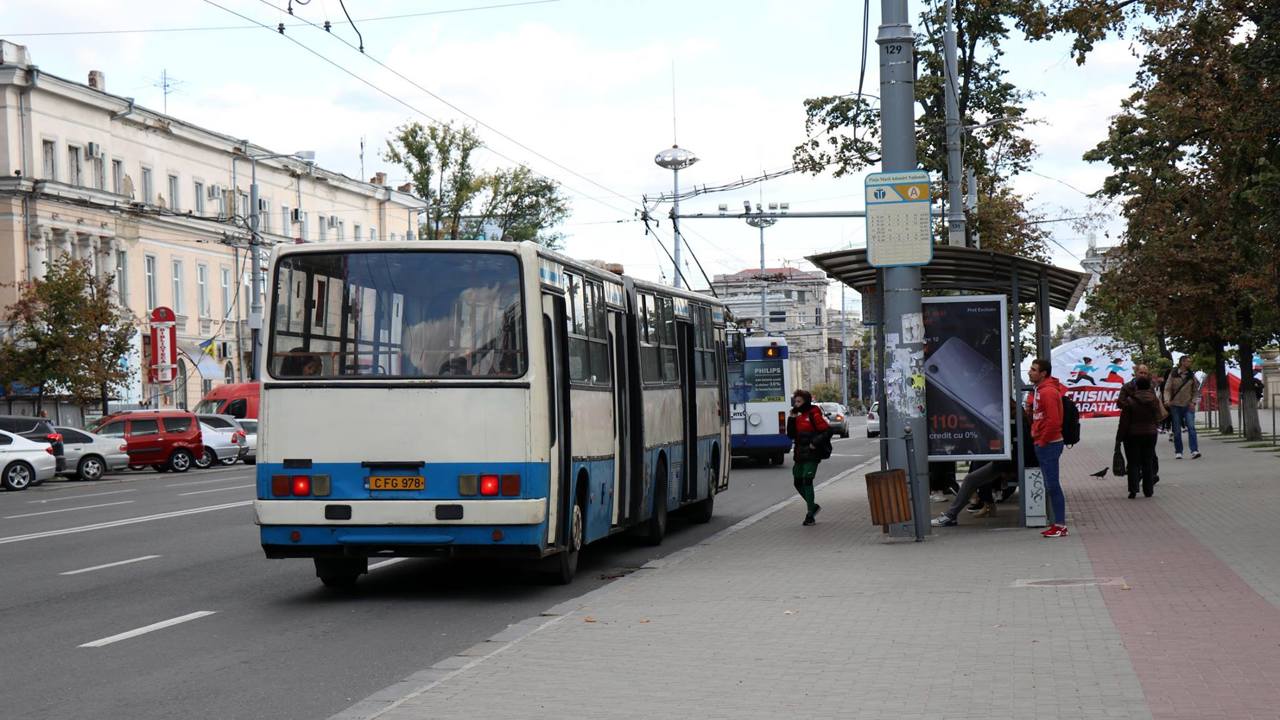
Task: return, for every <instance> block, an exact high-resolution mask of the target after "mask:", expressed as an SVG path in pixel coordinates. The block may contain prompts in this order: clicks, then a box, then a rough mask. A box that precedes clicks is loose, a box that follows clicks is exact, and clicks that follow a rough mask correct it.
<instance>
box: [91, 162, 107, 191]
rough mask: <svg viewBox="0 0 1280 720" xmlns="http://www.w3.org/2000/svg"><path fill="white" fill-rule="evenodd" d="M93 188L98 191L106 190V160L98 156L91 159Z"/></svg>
mask: <svg viewBox="0 0 1280 720" xmlns="http://www.w3.org/2000/svg"><path fill="white" fill-rule="evenodd" d="M91 162H92V163H93V186H94V187H95V188H97V189H98V190H106V189H107V159H106V158H104V157H102V155H98V156H97V157H95V158H93V159H92V161H91Z"/></svg>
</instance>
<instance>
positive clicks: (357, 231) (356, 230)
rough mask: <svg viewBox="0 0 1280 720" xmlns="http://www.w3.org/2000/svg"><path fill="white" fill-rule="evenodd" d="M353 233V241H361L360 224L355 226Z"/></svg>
mask: <svg viewBox="0 0 1280 720" xmlns="http://www.w3.org/2000/svg"><path fill="white" fill-rule="evenodd" d="M351 232H352V235H351V239H352V240H356V241H359V240H360V223H356V224H355V226H354V227H353V228H352V230H351Z"/></svg>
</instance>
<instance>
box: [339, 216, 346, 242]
mask: <svg viewBox="0 0 1280 720" xmlns="http://www.w3.org/2000/svg"><path fill="white" fill-rule="evenodd" d="M346 234H347V223H346V222H345V221H343V220H339V221H338V239H339V240H346V239H347V237H346Z"/></svg>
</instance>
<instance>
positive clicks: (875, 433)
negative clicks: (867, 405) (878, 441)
mask: <svg viewBox="0 0 1280 720" xmlns="http://www.w3.org/2000/svg"><path fill="white" fill-rule="evenodd" d="M879 436H880V403H878V402H874V403H871V409H870V410H868V411H867V437H879Z"/></svg>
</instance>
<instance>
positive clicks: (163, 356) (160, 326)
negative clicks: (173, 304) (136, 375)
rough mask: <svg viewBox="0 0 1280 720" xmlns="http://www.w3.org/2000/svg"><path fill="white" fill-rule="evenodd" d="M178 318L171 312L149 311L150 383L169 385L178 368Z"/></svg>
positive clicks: (164, 310) (161, 308) (161, 309)
mask: <svg viewBox="0 0 1280 720" xmlns="http://www.w3.org/2000/svg"><path fill="white" fill-rule="evenodd" d="M177 321H178V318H177V316H176V315H174V314H173V310H170V309H169V308H167V307H158V308H156V309H154V310H152V311H151V368H150V371H151V382H153V383H160V384H163V383H171V382H173V378H174V374H175V371H176V370H177V368H178V322H177Z"/></svg>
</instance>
